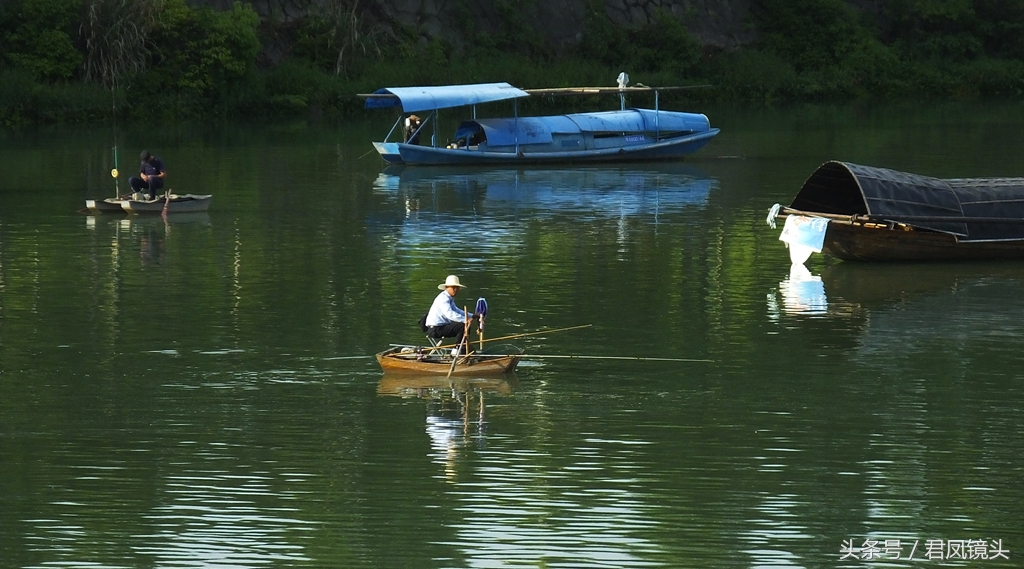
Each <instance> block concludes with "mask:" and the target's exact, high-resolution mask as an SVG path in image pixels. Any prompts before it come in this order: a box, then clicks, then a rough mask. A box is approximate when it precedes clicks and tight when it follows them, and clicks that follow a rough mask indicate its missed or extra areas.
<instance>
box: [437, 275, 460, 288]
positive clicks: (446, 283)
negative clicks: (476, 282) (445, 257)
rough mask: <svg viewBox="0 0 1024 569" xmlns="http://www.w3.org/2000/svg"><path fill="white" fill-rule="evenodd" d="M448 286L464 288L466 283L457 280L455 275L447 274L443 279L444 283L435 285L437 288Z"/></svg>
mask: <svg viewBox="0 0 1024 569" xmlns="http://www.w3.org/2000/svg"><path fill="white" fill-rule="evenodd" d="M450 286H453V287H455V288H466V285H464V284H462V283H460V282H459V277H457V276H455V275H448V278H446V279H445V280H444V283H442V284H439V285H437V290H444V289H446V288H448V287H450Z"/></svg>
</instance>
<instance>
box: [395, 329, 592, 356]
mask: <svg viewBox="0 0 1024 569" xmlns="http://www.w3.org/2000/svg"><path fill="white" fill-rule="evenodd" d="M591 326H593V324H581V325H579V326H569V327H568V328H555V329H553V330H538V331H536V332H526V333H524V334H513V335H511V336H501V337H498V338H487V339H486V340H481V341H482V342H497V341H498V340H511V339H512V338H522V337H524V336H536V335H537V334H552V333H554V332H565V331H567V330H577V329H579V328H589V327H591ZM393 345H396V346H397V345H400V344H393ZM456 345H457V344H447V345H443V346H437V348H436V349H438V350H440V349H443V348H454V347H455V346H456Z"/></svg>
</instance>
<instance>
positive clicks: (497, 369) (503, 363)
mask: <svg viewBox="0 0 1024 569" xmlns="http://www.w3.org/2000/svg"><path fill="white" fill-rule="evenodd" d="M420 356H421V354H419V353H418V352H417V351H415V350H414V351H406V352H403V351H402V349H401V348H393V349H390V350H386V351H383V352H381V353H379V354H377V363H378V364H380V367H381V369H382V370H383V371H384V373H397V374H415V375H420V376H423V375H448V374H449V373H451V375H453V376H497V375H504V374H506V373H511V372H512V371H514V370H515V369H516V366H517V365H519V360H520V359H521V357H522V354H510V355H501V356H495V357H490V356H487V355H480V356H474V355H470V356H469V357H464V358H459V361H458V362H456V364H455V367H454V368H452V360H451V358H450V357H437V356H430V357H420Z"/></svg>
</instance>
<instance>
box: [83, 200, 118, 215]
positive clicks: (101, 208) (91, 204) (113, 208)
mask: <svg viewBox="0 0 1024 569" xmlns="http://www.w3.org/2000/svg"><path fill="white" fill-rule="evenodd" d="M85 209H87V210H89V213H92V214H99V213H124V208H122V207H121V200H120V199H117V198H107V199H105V200H85Z"/></svg>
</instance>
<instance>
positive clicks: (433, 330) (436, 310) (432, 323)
mask: <svg viewBox="0 0 1024 569" xmlns="http://www.w3.org/2000/svg"><path fill="white" fill-rule="evenodd" d="M437 288H439V289H441V293H440V294H438V295H437V296H436V297H435V298H434V303H433V304H431V305H430V310H429V311H428V312H427V315H426V316H425V317H424V320H423V321H422V322H423V327H424V328H425V329H424V331H425V332H426V333H427V336H428V337H430V338H434V339H436V340H441V339H444V338H455V341H456V342H461V341H462V336H463V335H464V334H467V330H469V325H470V324H471V323H472V322H473V318H474V316H476V315H475V314H473V313H472V312H467V311H465V310H463V309H461V308H459V307H458V305H456V304H455V295H457V294H459V290H460V289H463V288H466V285H464V284H462V283H461V282H459V277H457V276H455V275H448V278H446V279H445V280H444V282H443V283H441V284H439V285H437ZM467 341H468V340H467ZM452 353H456V352H455V350H452Z"/></svg>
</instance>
